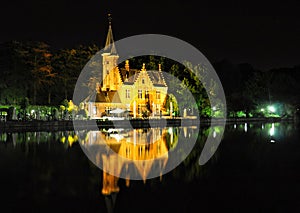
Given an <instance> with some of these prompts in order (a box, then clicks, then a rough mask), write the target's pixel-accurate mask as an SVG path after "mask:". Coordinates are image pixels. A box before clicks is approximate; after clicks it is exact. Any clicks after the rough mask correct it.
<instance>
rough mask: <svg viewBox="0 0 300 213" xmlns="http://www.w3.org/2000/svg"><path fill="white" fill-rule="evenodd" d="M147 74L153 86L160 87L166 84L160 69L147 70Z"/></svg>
mask: <svg viewBox="0 0 300 213" xmlns="http://www.w3.org/2000/svg"><path fill="white" fill-rule="evenodd" d="M147 74H148V76H149V77H150V79H151V81H152V83H153V85H154V86H161V87H166V86H167V84H166V82H165V80H164V76H163V75H162V72H161V71H156V70H147Z"/></svg>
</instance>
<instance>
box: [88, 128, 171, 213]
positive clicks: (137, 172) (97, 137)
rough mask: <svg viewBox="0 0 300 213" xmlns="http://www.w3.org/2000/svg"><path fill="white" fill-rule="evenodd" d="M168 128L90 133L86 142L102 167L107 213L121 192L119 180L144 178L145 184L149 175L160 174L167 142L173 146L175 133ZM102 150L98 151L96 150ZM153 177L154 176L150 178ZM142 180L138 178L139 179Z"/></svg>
mask: <svg viewBox="0 0 300 213" xmlns="http://www.w3.org/2000/svg"><path fill="white" fill-rule="evenodd" d="M169 132H170V131H168V129H167V128H165V129H161V128H151V129H130V130H125V129H108V130H101V131H89V132H88V133H87V136H86V139H85V141H84V144H82V145H84V146H85V147H94V148H93V150H97V152H96V154H95V160H96V164H97V165H98V166H99V165H101V166H100V167H101V168H102V170H103V177H102V189H101V193H102V194H103V195H104V196H105V201H106V206H107V208H108V212H112V209H113V207H114V205H115V200H116V195H117V193H118V192H119V191H120V187H119V186H118V181H119V177H122V178H124V179H125V183H126V186H127V187H129V186H130V180H131V179H132V178H133V179H142V180H143V181H144V183H146V179H147V177H149V174H150V173H151V174H153V172H154V173H155V174H157V173H159V174H160V180H162V174H163V170H164V168H165V166H166V164H167V161H168V143H167V140H168V142H169V144H172V143H174V142H173V141H172V140H174V139H175V138H174V136H173V134H171V136H170V134H169ZM97 146H98V147H101V148H100V149H95V147H97ZM150 176H151V175H150ZM137 177H139V178H137Z"/></svg>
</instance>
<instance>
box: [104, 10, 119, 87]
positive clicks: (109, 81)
mask: <svg viewBox="0 0 300 213" xmlns="http://www.w3.org/2000/svg"><path fill="white" fill-rule="evenodd" d="M111 21H112V18H111V14H108V32H107V37H106V42H105V47H104V53H102V65H103V70H102V85H103V86H102V88H101V90H102V91H110V90H117V89H118V86H119V85H120V78H119V70H118V67H117V66H118V59H119V55H118V53H117V50H116V46H115V43H114V38H113V33H112V27H111Z"/></svg>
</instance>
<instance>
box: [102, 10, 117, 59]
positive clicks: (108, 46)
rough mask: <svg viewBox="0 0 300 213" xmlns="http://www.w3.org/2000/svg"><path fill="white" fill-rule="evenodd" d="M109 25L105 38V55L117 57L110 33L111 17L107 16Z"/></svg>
mask: <svg viewBox="0 0 300 213" xmlns="http://www.w3.org/2000/svg"><path fill="white" fill-rule="evenodd" d="M108 20H109V25H108V32H107V36H106V42H105V47H104V52H105V53H110V54H111V55H117V49H116V46H115V42H114V36H113V33H112V27H111V17H110V15H109V17H108Z"/></svg>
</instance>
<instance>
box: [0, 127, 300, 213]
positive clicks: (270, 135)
mask: <svg viewBox="0 0 300 213" xmlns="http://www.w3.org/2000/svg"><path fill="white" fill-rule="evenodd" d="M218 128H219V127H218V126H214V127H213V131H214V134H215V135H217V134H218V132H219V131H220V130H219V129H218ZM131 131H132V130H130V131H127V132H126V131H125V132H122V134H121V133H120V134H111V133H110V134H108V133H107V131H106V132H98V133H97V132H96V133H95V132H94V133H93V132H87V133H86V135H90V136H91V135H95V134H96V135H97V134H98V135H99V134H101V135H104V136H105V138H107V140H110V141H111V144H116V143H124V144H126V143H133V140H134V138H135V140H136V144H137V145H138V144H140V147H142V148H141V151H140V153H139V152H138V151H137V152H136V153H137V156H138V154H139V156H140V157H143V156H144V157H146V155H147V156H148V158H149V156H152V158H153V156H155V155H154V154H155V150H156V151H157V146H156V148H155V143H153V144H152V145H151V146H150V145H149V144H147V143H144V142H145V141H147V140H148V141H149V140H150V139H149V138H150V137H151V138H152V139H153V138H155V140H154V142H155V141H156V143H157V145H160V147H162V148H161V152H163V150H165V151H166V150H168V155H167V156H166V155H161V156H163V158H160V159H161V161H160V162H162V163H160V165H162V166H161V167H159V168H158V167H155V168H156V169H161V170H162V171H163V169H164V167H163V166H167V165H168V161H169V160H170V158H171V157H172V156H181V154H182V152H181V149H180V147H181V145H182V144H181V143H184V142H187V141H188V138H195V139H197V142H196V144H195V146H194V148H193V149H192V151H191V152H190V153H187V154H188V157H187V158H186V159H185V160H184V161H183V162H182V163H181V164H180V165H179V166H178V167H176V168H175V169H174V170H172V171H170V172H169V173H167V174H165V175H161V176H158V177H156V178H152V179H144V180H131V179H130V176H129V178H127V179H123V178H117V177H114V176H111V175H109V174H107V173H105V172H102V170H101V169H99V168H98V167H97V166H95V164H93V163H92V162H91V161H90V160H89V159H88V158H87V157H86V155H85V154H84V152H83V150H82V149H81V146H80V145H79V143H83V142H82V141H81V140H80V139H81V137H78V135H76V134H75V133H74V132H72V131H65V132H23V133H0V168H1V175H0V186H1V208H2V209H3V210H5V211H10V212H20V211H26V212H27V211H28V212H128V211H131V212H162V211H165V212H195V211H196V212H201V211H205V212H206V211H210V212H217V211H218V212H219V211H225V210H226V211H231V212H271V211H275V212H297V210H299V207H298V203H299V202H298V197H299V193H300V166H299V163H300V155H299V153H300V144H299V133H298V132H299V125H298V124H295V123H287V122H282V123H242V124H230V125H226V129H225V133H224V136H223V139H222V142H221V144H220V146H219V147H218V149H217V151H216V153H215V154H214V155H213V158H212V159H210V160H209V162H208V163H207V164H205V165H204V166H199V164H198V161H199V156H200V153H201V149H202V147H203V145H204V143H205V140H206V137H207V134H208V132H209V129H208V127H202V126H201V127H200V129H195V128H194V127H191V128H185V129H183V128H177V127H176V128H171V129H170V128H166V129H158V130H157V129H137V130H135V134H137V135H136V136H134V134H133V132H131ZM198 132H199V133H200V134H199V136H198ZM90 136H89V137H90ZM89 137H87V139H88V138H89ZM171 140H172V141H171ZM87 141H88V140H86V141H85V143H87ZM122 141H123V142H122ZM133 144H134V143H133ZM130 146H132V147H133V145H130ZM120 147H121V146H120ZM120 147H119V149H118V150H115V151H116V152H118V151H120V150H122V148H120ZM164 147H165V149H164ZM143 149H144V151H142V150H143ZM124 150H125V151H124V153H125V154H126V153H128V152H129V151H128V149H127V152H126V149H125V148H124ZM132 150H133V148H132ZM101 154H103V153H101ZM106 154H107V153H106ZM110 154H111V155H110V156H113V155H112V154H114V153H110ZM115 154H116V153H115ZM162 154H163V153H162ZM101 156H103V155H101ZM132 156H133V155H132ZM156 157H157V155H156ZM100 159H102V160H100V161H99V162H101V163H102V164H105V163H107V162H109V161H105V160H103V159H104V158H103V157H101V158H100ZM107 165H108V164H107ZM128 165H129V166H127V167H126V164H124V166H123V167H122V171H125V170H126V168H132V169H133V170H134V171H135V172H136V174H137V175H141V177H142V173H143V171H144V172H145V171H148V172H149V168H148V169H147V170H146V169H145V168H146V167H143V168H138V166H134V165H132V164H128ZM153 168H154V167H153ZM133 170H132V171H133Z"/></svg>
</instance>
